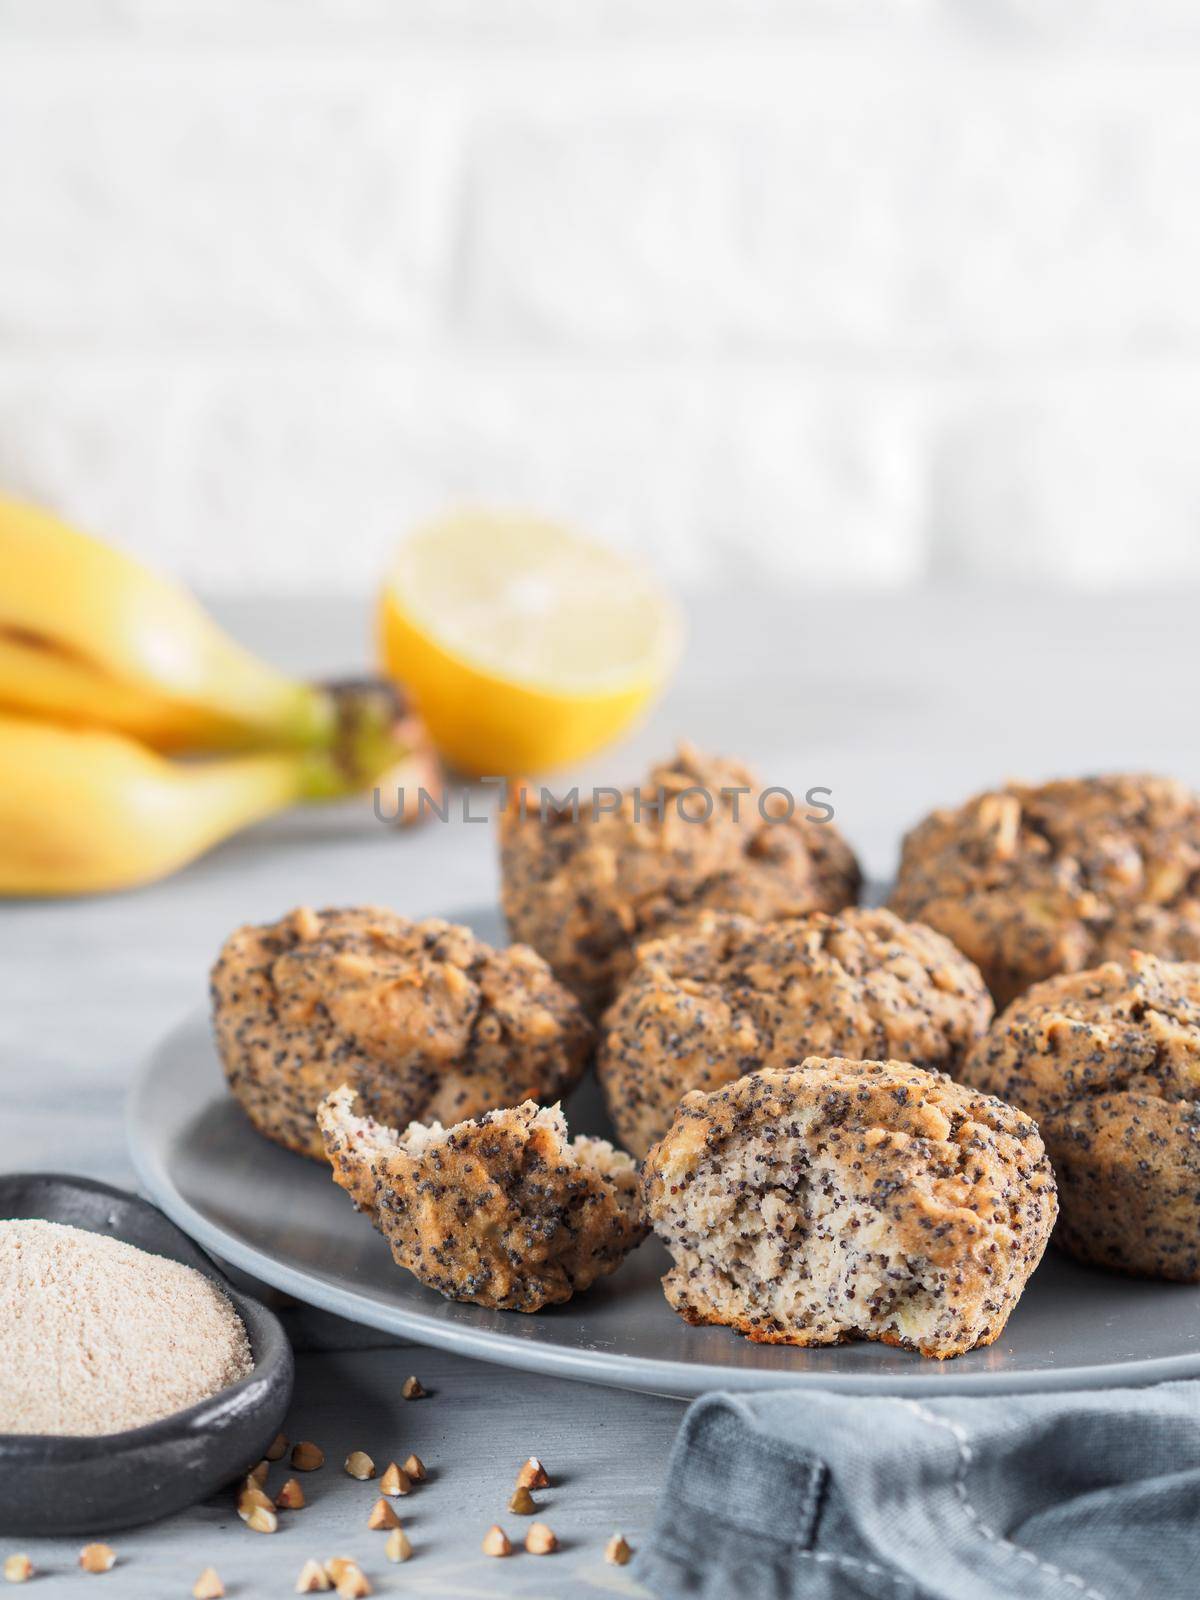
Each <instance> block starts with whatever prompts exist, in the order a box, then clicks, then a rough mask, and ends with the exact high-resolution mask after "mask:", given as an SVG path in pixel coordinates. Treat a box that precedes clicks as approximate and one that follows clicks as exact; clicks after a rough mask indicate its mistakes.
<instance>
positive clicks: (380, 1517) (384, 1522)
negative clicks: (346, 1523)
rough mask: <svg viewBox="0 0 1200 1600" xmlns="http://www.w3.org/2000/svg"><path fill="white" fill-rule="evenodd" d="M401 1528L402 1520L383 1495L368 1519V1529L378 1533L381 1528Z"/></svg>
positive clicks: (373, 1507)
mask: <svg viewBox="0 0 1200 1600" xmlns="http://www.w3.org/2000/svg"><path fill="white" fill-rule="evenodd" d="M399 1526H400V1518H399V1517H398V1516H397V1515H396V1513H395V1512H394V1511H393V1510H392V1508H391V1506H390V1505H388V1503H387V1501H386V1500H385V1499H384V1498H383V1497H382V1495H381V1496H380V1497H379V1499H378V1500H376V1502H375V1504H374V1505H373V1506H372V1507H371V1515H370V1516H369V1517H368V1518H367V1527H368V1528H371V1529H372V1530H374V1531H378V1530H379V1529H380V1528H398V1527H399Z"/></svg>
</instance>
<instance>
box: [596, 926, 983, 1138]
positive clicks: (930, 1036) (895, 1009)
mask: <svg viewBox="0 0 1200 1600" xmlns="http://www.w3.org/2000/svg"><path fill="white" fill-rule="evenodd" d="M991 1018H992V1000H991V996H990V995H989V994H988V991H987V988H986V986H985V984H984V981H983V979H982V977H980V975H979V969H978V968H977V967H975V966H973V965H972V964H971V962H969V961H968V960H967V958H966V957H965V956H963V955H960V954H959V952H958V951H957V950H956V949H955V948H954V946H953V945H952V944H951V943H950V941H949V939H947V938H945V937H944V936H943V935H942V934H940V933H934V931H933V929H932V928H924V927H921V926H920V924H919V923H907V922H901V921H900V919H899V917H895V916H893V915H892V913H891V912H890V911H867V910H862V909H859V908H857V907H850V908H849V909H847V910H845V911H841V912H838V913H836V914H834V915H826V914H825V913H823V912H816V913H813V914H812V915H810V916H805V917H789V918H780V919H779V920H777V921H773V922H755V921H753V920H752V919H751V918H749V917H740V916H734V915H731V914H730V913H727V912H706V913H705V914H704V915H703V916H701V917H700V918H698V919H697V921H696V922H695V923H694V925H693V926H692V927H690V928H688V929H687V931H685V932H683V933H676V934H672V935H671V936H669V937H667V938H663V939H655V940H653V941H651V942H649V943H647V944H643V945H642V946H641V947H640V948H639V950H638V952H637V960H636V964H635V966H634V968H633V971H632V972H631V974H630V976H629V977H628V979H627V980H626V981H625V983H624V984H623V985H622V986H621V988H620V990H619V991H618V993H617V998H616V1000H615V1001H614V1002H613V1004H612V1005H611V1006H610V1007H609V1009H608V1011H607V1012H606V1013H605V1016H604V1022H603V1027H602V1033H601V1041H600V1053H599V1055H598V1057H597V1061H596V1073H597V1076H598V1077H599V1079H600V1083H601V1087H602V1088H603V1090H604V1098H605V1100H606V1102H607V1104H608V1110H609V1114H610V1115H611V1117H612V1119H613V1122H614V1124H615V1125H616V1129H617V1133H618V1135H619V1136H620V1139H621V1142H622V1144H623V1145H624V1146H625V1147H626V1149H628V1150H630V1151H632V1153H633V1154H634V1155H635V1156H644V1155H645V1154H646V1151H647V1150H649V1148H650V1146H651V1145H652V1144H653V1143H654V1142H655V1140H656V1139H661V1138H662V1136H663V1134H664V1133H666V1131H667V1129H668V1128H669V1127H670V1126H671V1122H672V1119H673V1118H674V1115H675V1108H676V1107H677V1106H678V1104H679V1102H680V1100H682V1099H683V1097H684V1095H685V1094H686V1093H687V1092H688V1091H689V1090H690V1089H702V1090H704V1091H705V1092H706V1093H710V1092H711V1091H712V1090H714V1089H720V1088H723V1087H724V1085H725V1084H727V1083H732V1082H733V1081H734V1080H735V1079H736V1078H740V1077H743V1076H744V1075H745V1074H746V1073H747V1072H758V1071H761V1070H762V1069H763V1068H764V1067H788V1066H793V1065H794V1064H795V1063H796V1062H797V1061H803V1060H804V1059H805V1057H806V1056H848V1057H851V1058H854V1059H865V1058H867V1057H870V1058H872V1059H879V1058H880V1057H886V1058H888V1059H891V1060H896V1061H911V1062H912V1063H913V1064H914V1065H915V1066H919V1067H929V1068H931V1069H935V1070H943V1071H946V1072H949V1073H950V1074H951V1076H954V1074H955V1072H956V1069H957V1068H958V1066H959V1064H960V1063H961V1062H962V1060H963V1058H964V1057H965V1056H966V1054H967V1052H968V1051H969V1050H970V1048H971V1046H972V1045H973V1044H974V1043H975V1041H976V1039H978V1038H979V1037H980V1035H981V1034H982V1033H983V1032H984V1030H985V1029H986V1028H987V1025H988V1023H989V1022H990V1021H991Z"/></svg>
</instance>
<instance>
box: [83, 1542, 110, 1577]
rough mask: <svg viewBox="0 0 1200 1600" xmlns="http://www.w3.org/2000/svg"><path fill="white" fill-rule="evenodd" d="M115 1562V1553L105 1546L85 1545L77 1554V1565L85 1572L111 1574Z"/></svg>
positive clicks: (108, 1546)
mask: <svg viewBox="0 0 1200 1600" xmlns="http://www.w3.org/2000/svg"><path fill="white" fill-rule="evenodd" d="M116 1560H117V1553H116V1551H115V1550H114V1549H113V1548H112V1546H111V1545H107V1544H85V1545H84V1547H83V1549H82V1550H81V1551H80V1552H79V1565H80V1566H81V1567H82V1568H83V1570H84V1571H85V1572H111V1571H112V1569H113V1567H114V1566H115V1565H116Z"/></svg>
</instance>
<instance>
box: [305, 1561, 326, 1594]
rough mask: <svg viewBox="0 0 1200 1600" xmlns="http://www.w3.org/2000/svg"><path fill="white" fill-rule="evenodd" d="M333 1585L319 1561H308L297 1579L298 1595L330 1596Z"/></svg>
mask: <svg viewBox="0 0 1200 1600" xmlns="http://www.w3.org/2000/svg"><path fill="white" fill-rule="evenodd" d="M332 1587H333V1585H332V1584H331V1583H330V1581H329V1576H328V1574H327V1573H326V1571H325V1568H324V1567H323V1566H322V1565H321V1563H320V1562H319V1561H306V1562H305V1563H304V1565H303V1566H302V1567H301V1569H300V1576H299V1577H298V1578H297V1579H296V1593H297V1594H328V1593H329V1591H330V1589H332Z"/></svg>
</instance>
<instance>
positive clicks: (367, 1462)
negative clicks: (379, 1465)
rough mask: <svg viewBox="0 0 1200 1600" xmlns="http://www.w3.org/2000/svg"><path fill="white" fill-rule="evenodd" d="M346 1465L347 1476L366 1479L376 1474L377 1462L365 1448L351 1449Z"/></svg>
mask: <svg viewBox="0 0 1200 1600" xmlns="http://www.w3.org/2000/svg"><path fill="white" fill-rule="evenodd" d="M344 1465H345V1470H346V1476H347V1477H350V1478H358V1479H360V1480H365V1479H367V1478H373V1477H374V1476H375V1463H374V1462H373V1461H372V1460H371V1458H370V1456H369V1455H368V1454H367V1453H366V1451H365V1450H351V1452H350V1454H349V1455H348V1456H347V1457H346V1460H345V1463H344Z"/></svg>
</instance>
